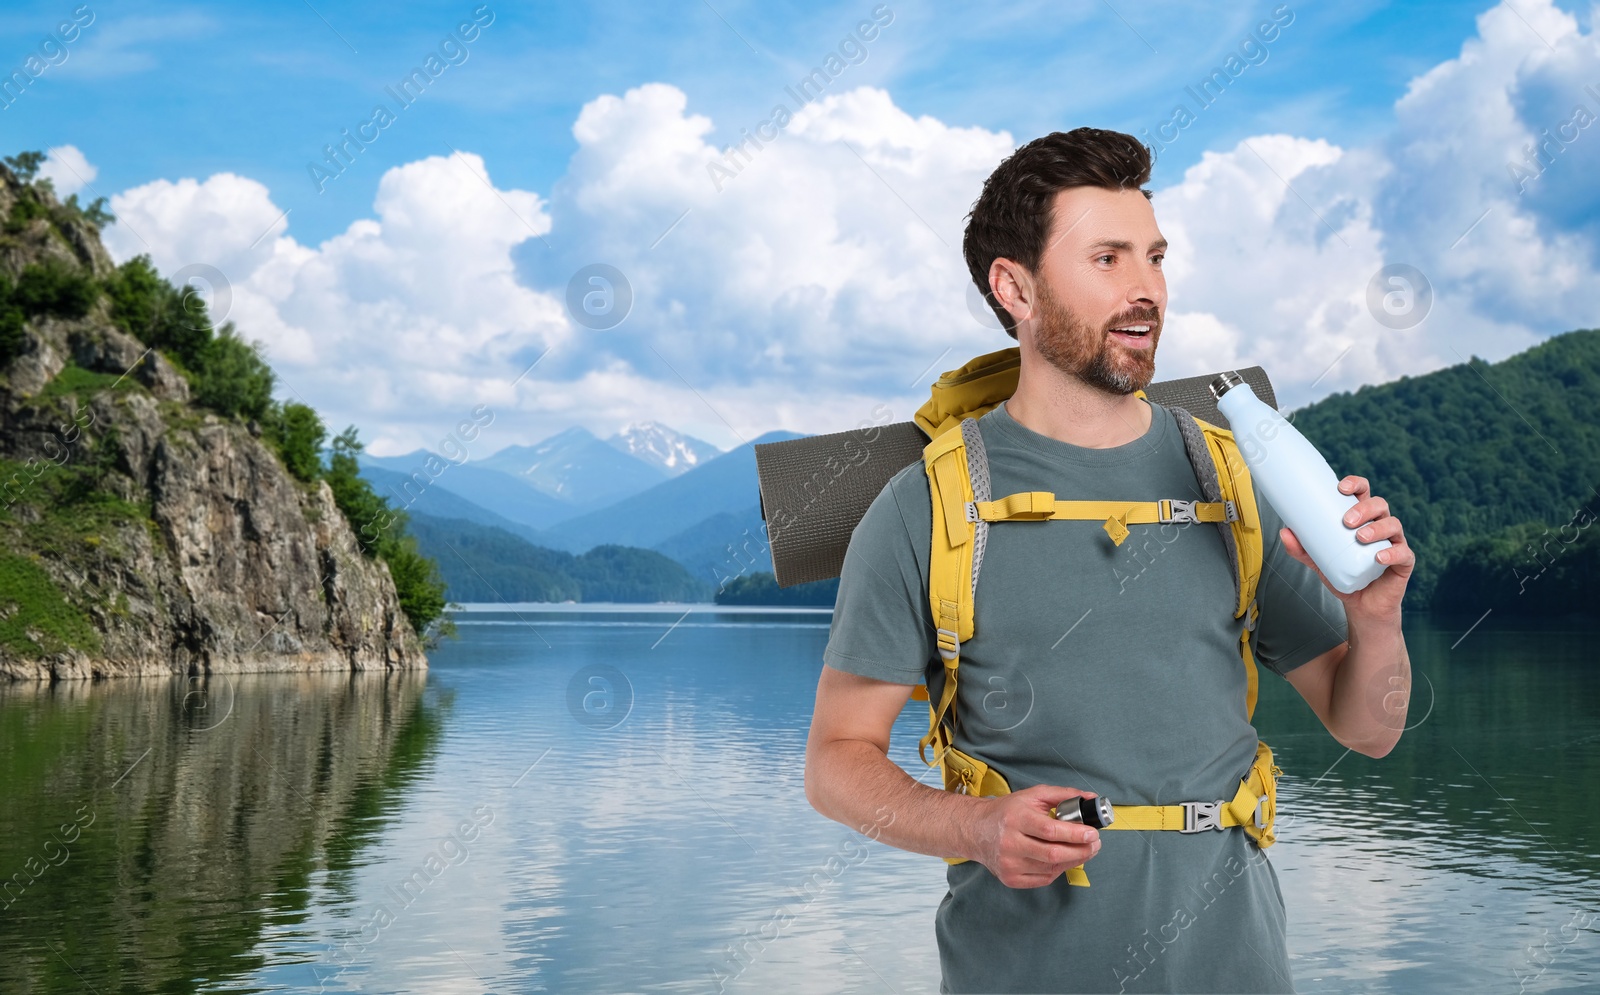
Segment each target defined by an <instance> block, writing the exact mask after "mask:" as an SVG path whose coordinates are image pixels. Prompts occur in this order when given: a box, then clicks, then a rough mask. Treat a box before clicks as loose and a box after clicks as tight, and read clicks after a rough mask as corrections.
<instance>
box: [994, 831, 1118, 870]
mask: <svg viewBox="0 0 1600 995" xmlns="http://www.w3.org/2000/svg"><path fill="white" fill-rule="evenodd" d="M1099 852H1100V842H1099V841H1098V840H1096V841H1095V842H1094V843H1092V844H1089V845H1087V846H1078V845H1073V844H1068V843H1046V842H1043V841H1042V840H1036V839H1033V838H1031V837H1026V836H1025V837H1023V838H1022V841H1021V842H1020V843H1019V844H1018V845H1017V847H1016V849H1015V850H1013V851H1012V855H1013V856H1015V857H1016V859H1018V860H1019V861H1022V862H1023V864H1024V867H1023V870H1026V871H1035V872H1043V871H1045V870H1047V869H1048V868H1050V867H1059V866H1066V867H1076V866H1077V865H1079V864H1081V863H1083V862H1084V861H1085V860H1088V859H1089V858H1090V857H1093V856H1094V855H1095V854H1097V853H1099ZM1032 865H1038V866H1032Z"/></svg>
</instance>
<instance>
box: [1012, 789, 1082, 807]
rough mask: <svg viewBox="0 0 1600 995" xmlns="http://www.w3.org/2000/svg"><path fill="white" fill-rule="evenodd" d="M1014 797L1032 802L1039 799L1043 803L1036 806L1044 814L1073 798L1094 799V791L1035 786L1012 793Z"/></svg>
mask: <svg viewBox="0 0 1600 995" xmlns="http://www.w3.org/2000/svg"><path fill="white" fill-rule="evenodd" d="M1012 797H1014V798H1015V797H1022V798H1027V799H1030V800H1035V799H1037V800H1038V801H1041V802H1043V804H1041V805H1037V806H1035V807H1036V808H1038V810H1039V811H1041V812H1043V811H1046V810H1047V809H1050V808H1053V807H1054V806H1056V805H1059V804H1061V803H1062V802H1064V801H1067V800H1068V799H1072V798H1093V797H1095V793H1094V792H1093V791H1084V790H1083V789H1082V788H1068V787H1064V786H1062V785H1059V784H1035V785H1034V786H1033V787H1031V788H1023V789H1022V790H1021V791H1015V792H1012Z"/></svg>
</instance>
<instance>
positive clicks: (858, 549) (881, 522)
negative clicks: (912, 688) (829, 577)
mask: <svg viewBox="0 0 1600 995" xmlns="http://www.w3.org/2000/svg"><path fill="white" fill-rule="evenodd" d="M932 523H933V510H932V503H931V498H930V497H929V495H928V485H927V477H926V474H925V471H924V470H923V468H922V464H921V463H914V464H912V465H911V466H908V467H906V468H905V469H904V470H901V471H900V472H899V473H897V474H895V476H894V477H893V478H891V479H890V481H889V483H888V484H886V485H884V488H883V490H882V491H880V492H878V496H877V497H876V498H874V499H873V501H872V504H871V505H869V506H868V507H867V512H866V514H865V515H863V516H862V518H861V521H860V522H859V523H858V524H857V525H856V528H855V531H854V532H853V533H851V535H850V544H849V546H848V547H847V548H846V550H845V555H844V567H843V569H842V570H841V572H840V574H839V594H838V597H837V599H836V600H835V601H834V607H833V623H832V625H831V626H830V627H829V630H828V645H827V648H826V649H825V650H823V654H822V662H823V663H825V664H827V665H828V666H830V667H833V668H834V669H835V670H843V671H845V672H847V673H851V674H857V675H859V676H861V677H871V678H874V679H876V680H880V681H889V682H891V683H894V684H921V683H922V682H923V680H924V676H925V672H926V668H927V665H928V661H929V660H931V659H932V658H933V657H934V655H935V654H936V653H937V651H938V644H937V640H936V637H935V634H934V625H933V615H932V610H931V609H930V608H929V606H928V592H927V586H926V585H927V568H926V566H925V565H924V564H923V560H925V559H926V555H927V553H926V549H923V553H922V555H921V556H919V555H918V549H919V545H920V547H926V546H927V545H928V544H929V542H930V539H929V535H930V532H929V530H930V529H931V528H932Z"/></svg>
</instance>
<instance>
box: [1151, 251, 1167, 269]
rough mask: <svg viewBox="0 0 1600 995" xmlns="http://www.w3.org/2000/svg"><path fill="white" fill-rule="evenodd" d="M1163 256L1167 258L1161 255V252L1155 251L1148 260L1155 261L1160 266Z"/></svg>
mask: <svg viewBox="0 0 1600 995" xmlns="http://www.w3.org/2000/svg"><path fill="white" fill-rule="evenodd" d="M1165 258H1167V257H1166V256H1165V255H1163V254H1161V253H1157V254H1156V255H1153V256H1151V257H1150V261H1151V262H1153V263H1155V264H1156V265H1157V266H1160V265H1161V260H1163V259H1165Z"/></svg>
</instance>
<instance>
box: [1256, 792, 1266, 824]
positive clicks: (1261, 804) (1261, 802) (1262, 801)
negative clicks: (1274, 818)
mask: <svg viewBox="0 0 1600 995" xmlns="http://www.w3.org/2000/svg"><path fill="white" fill-rule="evenodd" d="M1266 807H1267V796H1266V795H1262V796H1261V797H1260V798H1257V799H1256V828H1257V829H1265V828H1267V820H1266V819H1264V818H1262V817H1261V810H1262V809H1264V808H1266Z"/></svg>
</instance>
